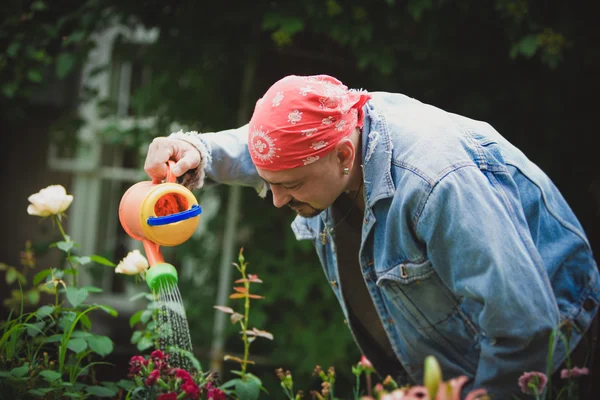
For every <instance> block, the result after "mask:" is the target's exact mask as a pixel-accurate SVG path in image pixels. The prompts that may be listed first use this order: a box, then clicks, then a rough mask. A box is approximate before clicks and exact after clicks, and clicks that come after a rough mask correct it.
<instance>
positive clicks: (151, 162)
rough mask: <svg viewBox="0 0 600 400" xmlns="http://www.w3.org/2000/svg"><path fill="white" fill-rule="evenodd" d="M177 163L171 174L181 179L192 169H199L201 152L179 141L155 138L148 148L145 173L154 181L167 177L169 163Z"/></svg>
mask: <svg viewBox="0 0 600 400" xmlns="http://www.w3.org/2000/svg"><path fill="white" fill-rule="evenodd" d="M169 160H173V161H175V165H173V167H172V168H171V173H172V174H173V175H175V176H176V177H179V176H181V175H183V174H184V173H186V172H187V171H188V170H190V169H194V168H197V167H198V166H199V165H200V161H201V160H202V158H201V156H200V152H199V151H198V149H196V148H195V147H194V146H192V145H191V144H189V143H188V142H185V141H183V140H179V139H169V138H166V137H157V138H155V139H154V140H153V141H152V143H150V146H149V147H148V154H146V162H145V163H144V171H146V173H147V174H148V176H149V177H150V178H152V179H153V180H163V179H165V178H166V177H167V162H168V161H169Z"/></svg>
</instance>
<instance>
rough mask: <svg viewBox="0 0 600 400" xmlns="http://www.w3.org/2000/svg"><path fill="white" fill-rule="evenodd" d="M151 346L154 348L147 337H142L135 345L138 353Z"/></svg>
mask: <svg viewBox="0 0 600 400" xmlns="http://www.w3.org/2000/svg"><path fill="white" fill-rule="evenodd" d="M152 346H154V343H153V342H152V339H150V338H149V337H148V336H142V337H141V338H140V341H139V342H138V343H137V348H138V350H139V351H144V350H147V349H149V348H150V347H152Z"/></svg>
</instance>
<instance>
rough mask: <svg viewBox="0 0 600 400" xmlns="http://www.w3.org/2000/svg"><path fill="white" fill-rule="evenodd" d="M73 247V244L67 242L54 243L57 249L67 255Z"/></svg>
mask: <svg viewBox="0 0 600 400" xmlns="http://www.w3.org/2000/svg"><path fill="white" fill-rule="evenodd" d="M74 245H75V242H71V241H68V242H64V241H60V242H56V247H58V248H59V249H61V250H62V251H64V252H65V253H68V252H69V251H71V249H72V248H73V246H74Z"/></svg>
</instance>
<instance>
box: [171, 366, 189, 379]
mask: <svg viewBox="0 0 600 400" xmlns="http://www.w3.org/2000/svg"><path fill="white" fill-rule="evenodd" d="M174 371H175V378H179V379H181V380H183V381H184V382H187V381H191V380H192V377H191V376H190V373H189V372H187V371H186V370H185V369H181V368H175V369H174Z"/></svg>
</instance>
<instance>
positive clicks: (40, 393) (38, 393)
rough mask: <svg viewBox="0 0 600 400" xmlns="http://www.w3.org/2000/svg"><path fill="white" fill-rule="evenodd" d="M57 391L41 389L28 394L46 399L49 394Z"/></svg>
mask: <svg viewBox="0 0 600 400" xmlns="http://www.w3.org/2000/svg"><path fill="white" fill-rule="evenodd" d="M54 390H56V388H40V389H29V390H28V391H27V393H29V394H32V395H34V396H38V397H44V396H45V395H47V394H48V393H50V392H52V391H54Z"/></svg>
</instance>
